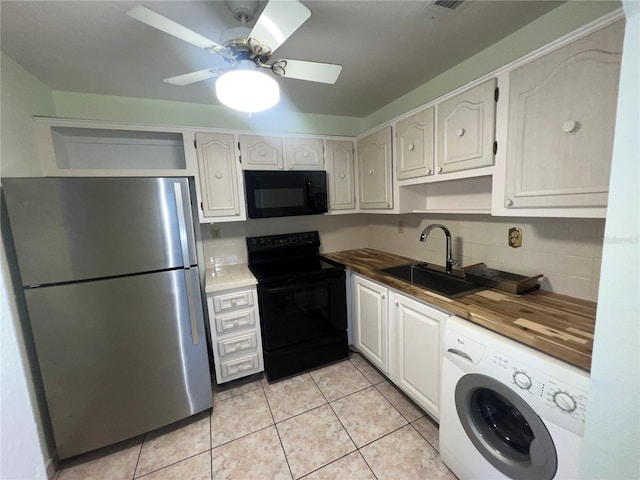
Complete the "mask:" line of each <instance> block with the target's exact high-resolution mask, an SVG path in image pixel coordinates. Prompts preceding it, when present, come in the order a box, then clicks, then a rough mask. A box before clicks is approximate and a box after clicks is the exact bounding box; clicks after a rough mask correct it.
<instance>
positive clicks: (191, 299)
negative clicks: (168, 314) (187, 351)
mask: <svg viewBox="0 0 640 480" xmlns="http://www.w3.org/2000/svg"><path fill="white" fill-rule="evenodd" d="M184 281H185V283H186V285H187V303H188V307H189V320H190V322H191V340H192V342H193V344H194V345H198V343H200V338H199V336H198V311H199V310H197V309H196V303H195V295H196V292H194V284H195V285H198V281H199V279H198V270H197V269H186V270H185V271H184ZM198 293H199V292H198Z"/></svg>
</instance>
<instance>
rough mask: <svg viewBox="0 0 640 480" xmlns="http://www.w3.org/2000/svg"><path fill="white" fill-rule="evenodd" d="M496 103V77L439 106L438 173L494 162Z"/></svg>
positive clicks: (487, 164) (477, 166)
mask: <svg viewBox="0 0 640 480" xmlns="http://www.w3.org/2000/svg"><path fill="white" fill-rule="evenodd" d="M495 105H496V79H495V78H492V79H491V80H488V81H486V82H484V83H481V84H480V85H477V86H475V87H473V88H470V89H469V90H466V91H464V92H462V93H460V94H458V95H456V96H454V97H451V98H449V99H448V100H445V101H443V102H442V103H439V104H438V105H437V106H436V109H437V130H438V136H437V165H438V166H437V172H438V173H449V172H458V171H461V170H469V169H472V168H479V167H487V166H491V165H493V163H494V155H495V154H494V142H495V119H496V114H495V112H496V108H495Z"/></svg>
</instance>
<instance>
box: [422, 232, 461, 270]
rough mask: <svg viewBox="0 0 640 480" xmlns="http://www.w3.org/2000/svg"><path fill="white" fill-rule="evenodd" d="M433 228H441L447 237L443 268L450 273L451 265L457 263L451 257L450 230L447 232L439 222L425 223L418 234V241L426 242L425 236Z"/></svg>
mask: <svg viewBox="0 0 640 480" xmlns="http://www.w3.org/2000/svg"><path fill="white" fill-rule="evenodd" d="M434 228H441V229H442V231H443V232H444V235H445V237H446V238H447V258H446V259H445V265H446V267H445V268H446V271H447V273H451V267H453V265H459V264H458V262H456V261H455V260H454V259H453V258H452V257H451V232H449V229H448V228H447V227H445V226H444V225H442V224H440V223H432V224H431V225H427V228H425V229H424V230H423V231H422V233H421V234H420V241H421V242H426V241H427V237H428V236H429V234H430V233H431V230H433V229H434Z"/></svg>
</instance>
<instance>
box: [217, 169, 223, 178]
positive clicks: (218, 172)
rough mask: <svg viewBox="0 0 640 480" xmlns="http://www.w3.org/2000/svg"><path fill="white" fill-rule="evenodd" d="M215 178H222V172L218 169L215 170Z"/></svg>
mask: <svg viewBox="0 0 640 480" xmlns="http://www.w3.org/2000/svg"><path fill="white" fill-rule="evenodd" d="M216 178H217V179H221V178H222V172H221V171H219V170H218V171H217V172H216Z"/></svg>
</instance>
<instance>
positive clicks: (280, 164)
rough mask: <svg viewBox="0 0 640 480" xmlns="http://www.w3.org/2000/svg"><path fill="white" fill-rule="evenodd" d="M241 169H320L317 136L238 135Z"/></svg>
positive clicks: (320, 147) (321, 159)
mask: <svg viewBox="0 0 640 480" xmlns="http://www.w3.org/2000/svg"><path fill="white" fill-rule="evenodd" d="M240 154H241V158H242V168H244V169H245V170H324V149H323V143H322V139H321V138H303V137H275V136H273V137H271V136H269V137H265V136H258V135H240Z"/></svg>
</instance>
